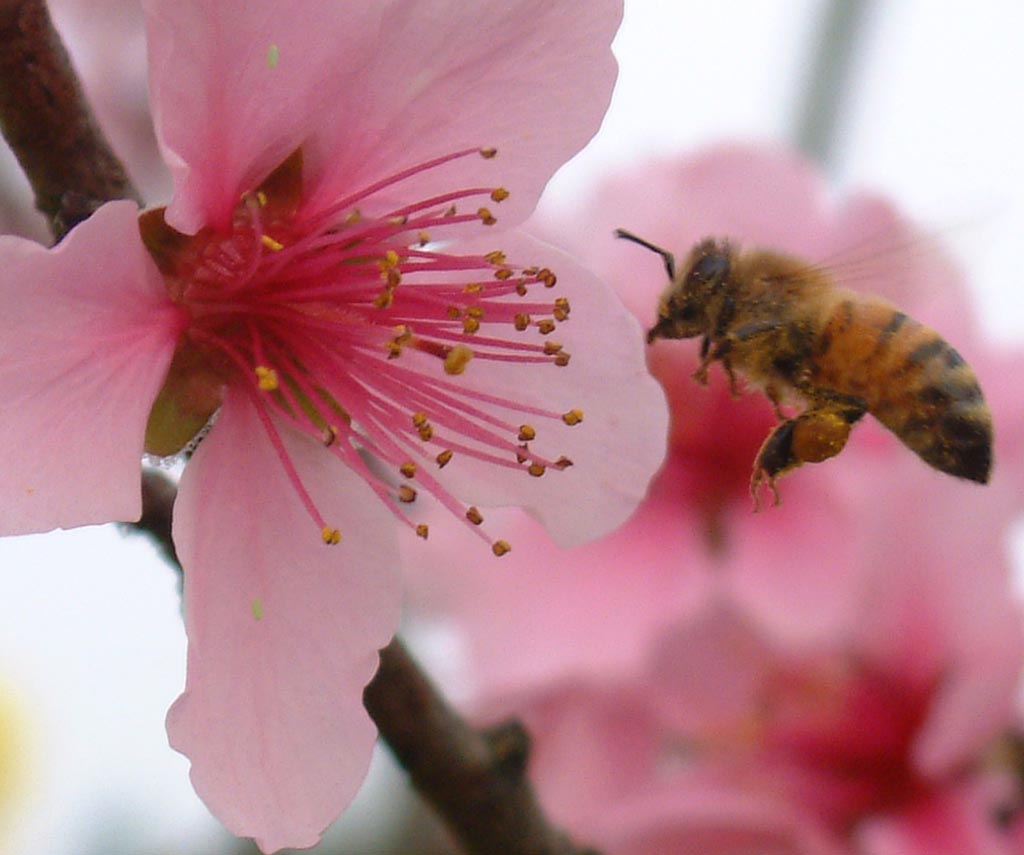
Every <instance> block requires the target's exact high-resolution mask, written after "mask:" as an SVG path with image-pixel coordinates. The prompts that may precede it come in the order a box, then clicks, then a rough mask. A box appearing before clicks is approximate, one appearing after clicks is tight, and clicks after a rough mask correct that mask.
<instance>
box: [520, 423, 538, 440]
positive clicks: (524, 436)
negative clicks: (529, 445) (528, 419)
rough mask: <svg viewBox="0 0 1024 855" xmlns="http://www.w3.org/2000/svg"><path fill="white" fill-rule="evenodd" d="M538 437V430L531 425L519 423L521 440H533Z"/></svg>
mask: <svg viewBox="0 0 1024 855" xmlns="http://www.w3.org/2000/svg"><path fill="white" fill-rule="evenodd" d="M536 438H537V431H536V430H534V428H533V427H532V426H531V425H519V441H520V442H531V441H533V440H535V439H536Z"/></svg>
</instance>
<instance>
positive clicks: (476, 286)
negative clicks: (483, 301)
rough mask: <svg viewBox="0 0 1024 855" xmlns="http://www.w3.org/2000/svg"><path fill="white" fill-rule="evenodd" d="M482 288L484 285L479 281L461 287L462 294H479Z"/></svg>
mask: <svg viewBox="0 0 1024 855" xmlns="http://www.w3.org/2000/svg"><path fill="white" fill-rule="evenodd" d="M483 290H484V286H483V285H481V284H480V283H479V282H470V283H469V284H468V285H467V286H466V287H465V288H463V289H462V293H463V294H479V293H480V292H481V291H483Z"/></svg>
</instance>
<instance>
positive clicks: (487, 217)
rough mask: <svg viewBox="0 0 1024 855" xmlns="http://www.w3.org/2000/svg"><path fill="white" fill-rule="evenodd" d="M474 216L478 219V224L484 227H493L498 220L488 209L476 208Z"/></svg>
mask: <svg viewBox="0 0 1024 855" xmlns="http://www.w3.org/2000/svg"><path fill="white" fill-rule="evenodd" d="M476 215H477V216H478V217H479V218H480V222H481V223H483V224H484V225H485V226H493V225H494V224H495V223H496V222H498V218H497V217H496V216H494V214H492V213H491V209H490V208H477V209H476Z"/></svg>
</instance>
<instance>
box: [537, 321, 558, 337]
mask: <svg viewBox="0 0 1024 855" xmlns="http://www.w3.org/2000/svg"><path fill="white" fill-rule="evenodd" d="M537 329H538V330H540V334H541V335H549V334H551V333H553V332H554V331H555V322H554V321H553V320H551V318H544V319H543V320H539V321H537Z"/></svg>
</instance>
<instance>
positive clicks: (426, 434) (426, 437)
mask: <svg viewBox="0 0 1024 855" xmlns="http://www.w3.org/2000/svg"><path fill="white" fill-rule="evenodd" d="M418 433H419V435H420V439H422V440H423V441H424V442H430V440H431V439H433V437H434V428H433V425H430V424H425V425H423V427H421V428H419V430H418Z"/></svg>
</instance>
